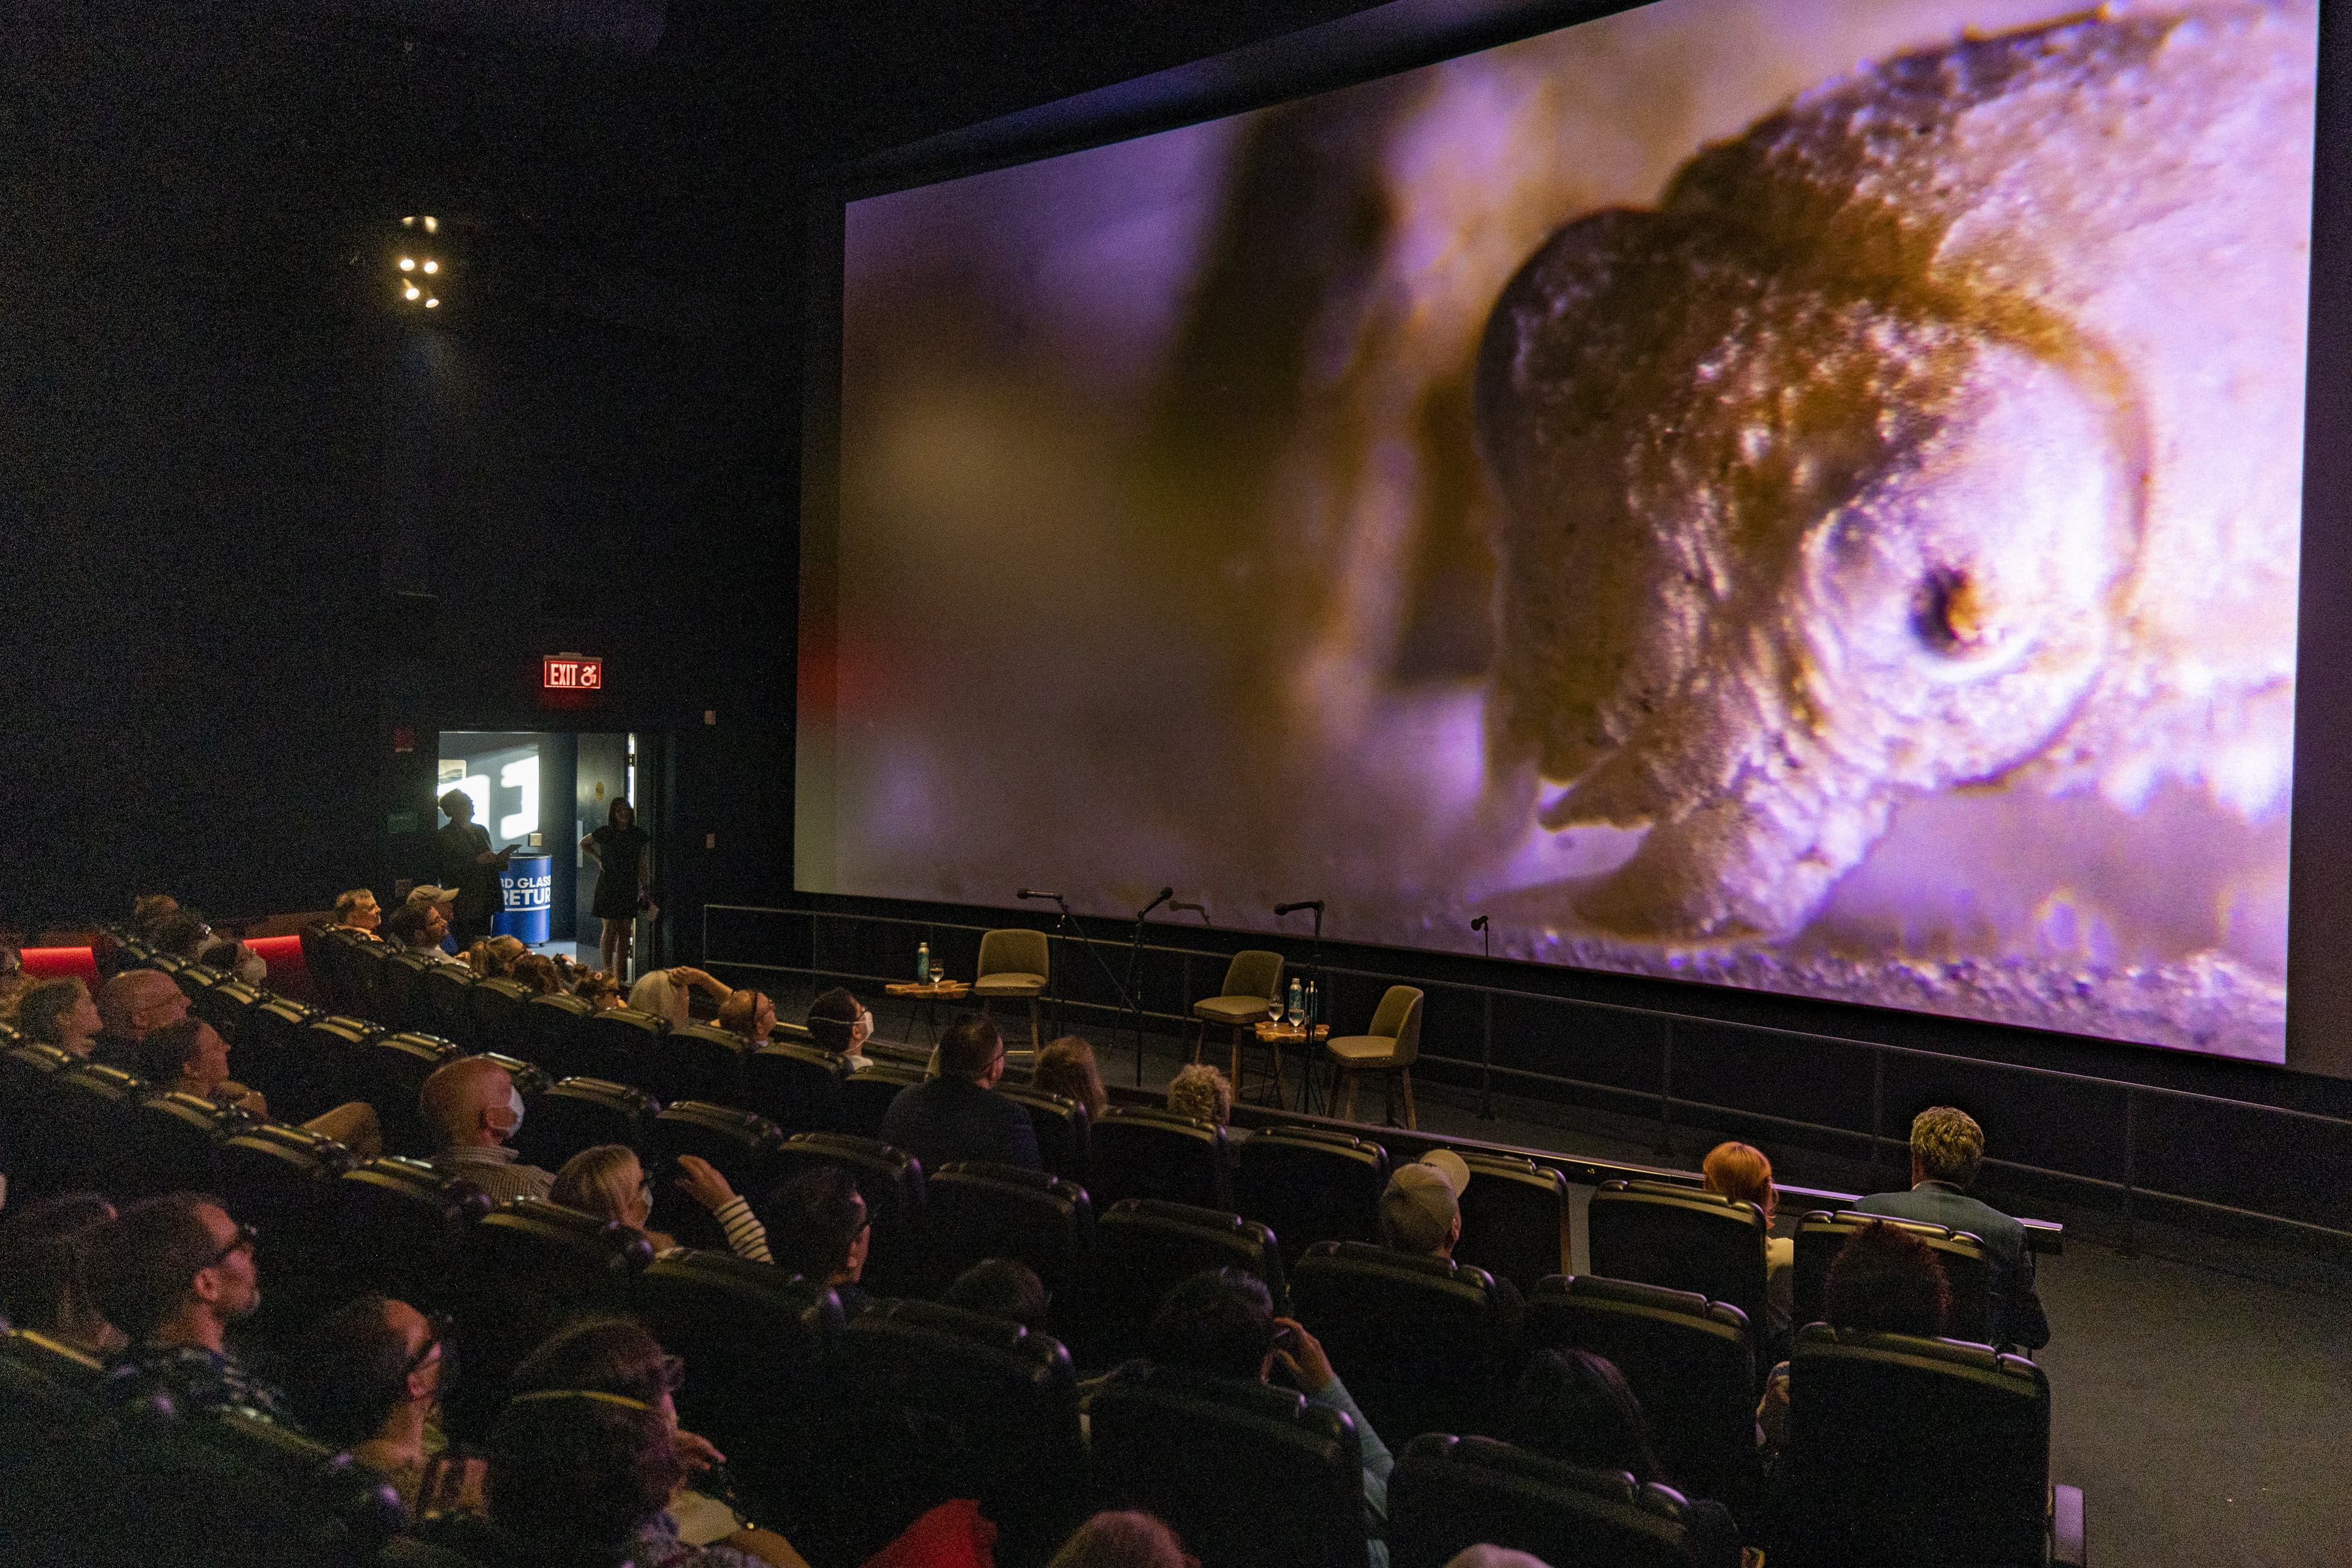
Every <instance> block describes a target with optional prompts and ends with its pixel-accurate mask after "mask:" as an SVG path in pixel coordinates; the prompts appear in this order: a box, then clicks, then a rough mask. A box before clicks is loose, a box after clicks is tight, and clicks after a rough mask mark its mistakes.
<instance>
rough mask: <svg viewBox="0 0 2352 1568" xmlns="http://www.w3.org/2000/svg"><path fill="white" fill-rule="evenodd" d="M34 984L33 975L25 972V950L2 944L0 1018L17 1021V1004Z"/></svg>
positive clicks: (0, 955) (0, 948)
mask: <svg viewBox="0 0 2352 1568" xmlns="http://www.w3.org/2000/svg"><path fill="white" fill-rule="evenodd" d="M33 984H34V980H33V977H32V976H31V975H29V974H27V973H25V953H24V950H23V949H22V948H17V947H10V946H7V945H5V944H0V1018H5V1019H6V1020H8V1021H9V1022H10V1023H14V1022H15V1021H16V1007H17V1005H18V1004H19V1003H20V1002H21V1001H23V999H24V995H25V993H26V992H27V991H29V990H31V989H32V987H33Z"/></svg>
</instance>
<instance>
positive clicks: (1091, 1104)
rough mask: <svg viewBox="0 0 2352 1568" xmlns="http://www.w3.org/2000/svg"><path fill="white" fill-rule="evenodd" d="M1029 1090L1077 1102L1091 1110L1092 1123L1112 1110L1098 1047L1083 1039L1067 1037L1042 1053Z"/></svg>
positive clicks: (1031, 1073)
mask: <svg viewBox="0 0 2352 1568" xmlns="http://www.w3.org/2000/svg"><path fill="white" fill-rule="evenodd" d="M1029 1087H1030V1088H1032V1089H1044V1090H1045V1092H1046V1093H1047V1094H1058V1095H1060V1096H1061V1097H1062V1098H1063V1099H1064V1100H1076V1101H1077V1102H1078V1103H1079V1104H1080V1105H1083V1106H1085V1107H1086V1108H1087V1121H1096V1120H1097V1119H1099V1118H1100V1117H1101V1115H1102V1113H1103V1112H1104V1111H1106V1110H1109V1109H1110V1090H1108V1089H1105V1088H1104V1087H1103V1080H1102V1069H1101V1068H1097V1066H1096V1065H1095V1048H1094V1047H1092V1046H1090V1045H1088V1044H1087V1041H1086V1039H1085V1037H1082V1036H1078V1035H1064V1036H1063V1037H1061V1038H1060V1039H1058V1040H1055V1041H1054V1042H1053V1043H1052V1044H1050V1045H1048V1046H1047V1047H1045V1049H1044V1050H1042V1051H1039V1052H1038V1053H1037V1060H1036V1061H1035V1063H1034V1065H1032V1066H1031V1068H1029Z"/></svg>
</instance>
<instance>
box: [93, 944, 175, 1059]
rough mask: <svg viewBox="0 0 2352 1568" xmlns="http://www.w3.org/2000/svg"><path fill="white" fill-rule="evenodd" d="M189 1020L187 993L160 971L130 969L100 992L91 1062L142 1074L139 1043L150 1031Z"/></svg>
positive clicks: (99, 990) (104, 985) (100, 988)
mask: <svg viewBox="0 0 2352 1568" xmlns="http://www.w3.org/2000/svg"><path fill="white" fill-rule="evenodd" d="M186 1016H188V997H187V993H185V992H184V991H182V990H181V989H180V986H179V983H178V982H176V981H174V980H173V978H172V977H171V976H170V975H168V974H166V973H163V971H162V970H160V969H126V970H124V971H123V972H122V973H120V974H118V975H116V976H115V977H114V978H113V979H111V980H110V981H108V982H107V983H106V984H103V985H101V986H100V987H99V989H98V1034H97V1036H96V1037H94V1038H93V1039H92V1040H91V1042H90V1052H89V1058H90V1060H92V1061H94V1062H96V1063H98V1065H99V1066H100V1067H109V1068H121V1069H122V1070H123V1071H124V1072H128V1073H135V1072H137V1071H138V1070H139V1042H140V1041H141V1040H142V1039H144V1038H146V1037H147V1032H148V1031H149V1030H150V1029H160V1028H162V1027H163V1026H164V1025H166V1024H176V1023H178V1022H179V1021H180V1020H181V1019H183V1018H184V1017H186Z"/></svg>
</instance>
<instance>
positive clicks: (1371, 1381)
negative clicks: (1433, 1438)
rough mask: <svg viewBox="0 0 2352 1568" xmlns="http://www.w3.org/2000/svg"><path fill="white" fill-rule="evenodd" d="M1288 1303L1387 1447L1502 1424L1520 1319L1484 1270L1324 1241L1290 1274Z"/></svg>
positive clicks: (1358, 1244)
mask: <svg viewBox="0 0 2352 1568" xmlns="http://www.w3.org/2000/svg"><path fill="white" fill-rule="evenodd" d="M1290 1304H1291V1310H1292V1314H1293V1315H1294V1316H1296V1317H1297V1319H1298V1321H1300V1322H1302V1323H1304V1324H1306V1325H1307V1329H1308V1330H1309V1331H1311V1332H1312V1333H1313V1334H1314V1335H1315V1337H1316V1338H1317V1339H1318V1340H1320V1341H1322V1342H1323V1348H1324V1349H1325V1350H1326V1351H1328V1352H1330V1356H1331V1364H1332V1365H1333V1366H1335V1367H1338V1368H1339V1369H1341V1371H1340V1375H1341V1376H1342V1377H1343V1378H1345V1379H1346V1380H1347V1384H1348V1391H1349V1393H1351V1394H1354V1395H1355V1396H1356V1403H1357V1404H1358V1405H1360V1406H1362V1408H1363V1412H1364V1417H1365V1419H1366V1420H1368V1421H1370V1423H1371V1424H1372V1430H1374V1431H1375V1432H1378V1433H1379V1434H1380V1435H1381V1438H1382V1439H1383V1440H1385V1441H1386V1442H1387V1443H1388V1444H1389V1446H1390V1447H1391V1448H1394V1447H1401V1446H1402V1444H1403V1443H1405V1442H1406V1441H1407V1440H1408V1439H1410V1438H1412V1436H1415V1435H1416V1434H1418V1433H1422V1432H1456V1433H1460V1432H1482V1433H1491V1432H1492V1431H1494V1430H1495V1429H1496V1424H1497V1423H1496V1415H1497V1414H1498V1413H1499V1405H1500V1400H1501V1398H1502V1396H1503V1394H1505V1392H1506V1391H1507V1389H1508V1386H1509V1384H1510V1380H1511V1378H1512V1377H1513V1375H1514V1374H1515V1373H1517V1350H1518V1325H1517V1324H1516V1323H1514V1322H1512V1321H1510V1319H1509V1317H1508V1315H1507V1313H1506V1312H1505V1310H1504V1308H1503V1302H1502V1299H1501V1297H1500V1296H1499V1295H1498V1294H1497V1293H1496V1289H1495V1282H1494V1280H1493V1279H1492V1278H1491V1277H1489V1276H1488V1275H1487V1274H1486V1271H1485V1270H1484V1269H1480V1268H1472V1267H1470V1266H1469V1265H1468V1264H1465V1263H1451V1262H1448V1261H1447V1260H1446V1259H1444V1258H1423V1257H1417V1256H1414V1255H1412V1254H1409V1253H1402V1252H1391V1251H1390V1250H1389V1249H1388V1248H1386V1247H1371V1246H1367V1245H1366V1244H1365V1243H1363V1242H1360V1241H1323V1242H1318V1243H1316V1244H1315V1245H1314V1246H1313V1247H1308V1248H1307V1255H1306V1256H1305V1257H1304V1258H1300V1259H1299V1260H1298V1267H1297V1269H1296V1270H1295V1271H1294V1272H1293V1273H1292V1275H1291V1278H1290Z"/></svg>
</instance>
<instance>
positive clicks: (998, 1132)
mask: <svg viewBox="0 0 2352 1568" xmlns="http://www.w3.org/2000/svg"><path fill="white" fill-rule="evenodd" d="M1003 1076H1004V1037H1003V1035H1001V1034H999V1033H998V1032H997V1028H996V1021H995V1020H994V1019H992V1018H990V1017H988V1016H985V1015H983V1016H979V1017H972V1018H963V1019H960V1020H958V1021H957V1022H956V1023H955V1024H954V1025H952V1026H950V1028H949V1029H948V1032H947V1034H946V1035H945V1036H944V1037H942V1038H941V1039H940V1076H939V1077H937V1078H935V1079H925V1080H924V1081H923V1082H921V1083H916V1084H909V1085H908V1086H907V1087H906V1088H905V1089H900V1090H899V1091H898V1095H897V1097H896V1098H894V1099H893V1100H891V1101H890V1109H889V1110H887V1111H886V1112H884V1113H883V1117H882V1141H883V1142H886V1143H888V1144H890V1145H891V1146H892V1147H894V1148H898V1149H904V1150H905V1151H907V1152H908V1153H909V1154H912V1155H913V1156H915V1158H916V1159H918V1160H919V1161H921V1162H922V1164H923V1169H924V1170H926V1171H936V1170H938V1169H939V1168H940V1166H941V1165H944V1164H947V1163H950V1161H954V1160H989V1161H993V1162H994V1163H997V1164H1000V1165H1020V1166H1024V1167H1025V1168H1026V1169H1029V1170H1032V1171H1034V1170H1038V1169H1041V1168H1042V1167H1043V1164H1044V1162H1043V1161H1042V1160H1040V1159H1039V1158H1038V1154H1037V1130H1036V1128H1035V1127H1034V1126H1032V1125H1031V1124H1030V1121H1029V1111H1028V1108H1027V1107H1025V1106H1024V1105H1022V1104H1021V1103H1020V1102H1019V1101H1017V1100H1008V1099H1006V1098H1005V1097H1004V1096H1003V1095H1001V1094H999V1093H997V1092H996V1084H997V1082H998V1080H999V1079H1003Z"/></svg>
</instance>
